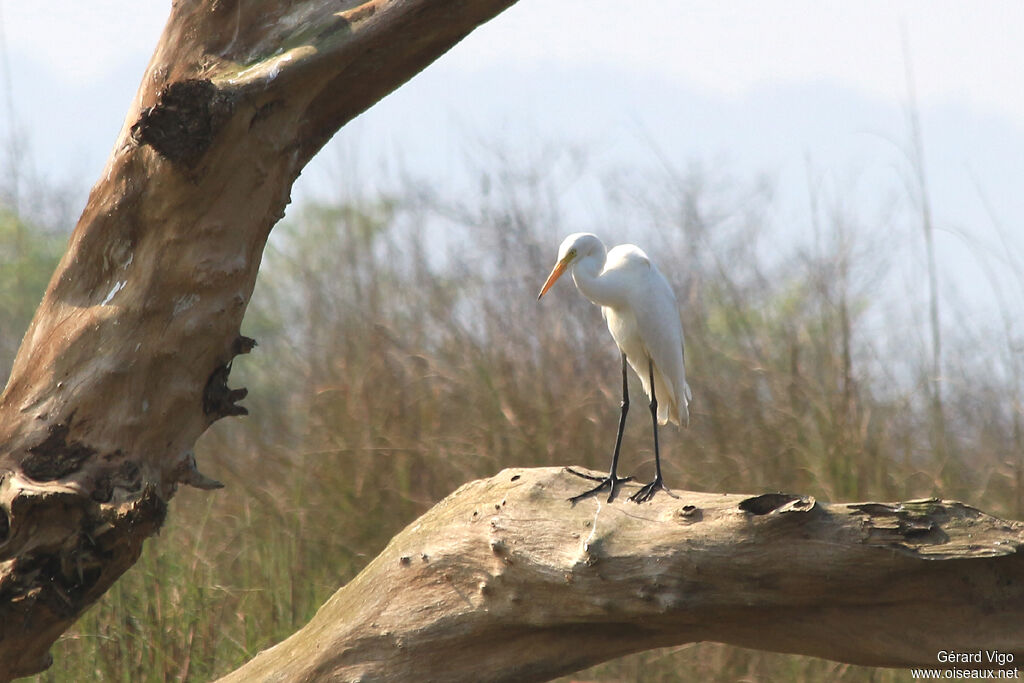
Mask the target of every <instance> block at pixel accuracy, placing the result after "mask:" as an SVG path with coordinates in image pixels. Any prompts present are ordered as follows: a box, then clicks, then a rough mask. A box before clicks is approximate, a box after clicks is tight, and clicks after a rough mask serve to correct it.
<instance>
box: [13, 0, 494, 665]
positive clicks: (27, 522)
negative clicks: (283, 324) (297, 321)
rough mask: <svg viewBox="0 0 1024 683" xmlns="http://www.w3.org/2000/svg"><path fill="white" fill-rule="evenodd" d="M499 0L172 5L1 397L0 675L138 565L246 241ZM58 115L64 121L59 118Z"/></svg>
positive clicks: (221, 408)
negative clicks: (322, 156)
mask: <svg viewBox="0 0 1024 683" xmlns="http://www.w3.org/2000/svg"><path fill="white" fill-rule="evenodd" d="M513 2H514V0H473V1H472V2H469V1H467V0H368V1H366V2H357V1H353V0H343V1H341V2H338V1H337V0H295V1H285V0H247V1H246V2H241V1H240V0H191V1H189V2H175V3H173V8H172V12H171V16H170V19H169V21H168V24H167V27H166V28H165V30H164V33H163V36H162V37H161V39H160V42H159V44H158V46H157V48H156V52H155V54H154V56H153V59H152V61H151V62H150V65H149V67H148V68H147V70H146V73H145V76H144V78H143V81H142V85H141V86H140V89H139V92H138V95H137V96H136V99H135V102H134V103H133V105H132V107H131V109H130V111H129V113H128V116H127V119H126V122H125V126H124V128H123V129H122V131H121V134H120V136H119V138H118V140H117V143H116V145H115V148H114V152H113V155H112V156H111V158H110V160H109V162H108V163H107V167H106V169H105V170H104V173H103V176H102V178H101V179H100V180H99V182H98V183H97V184H96V186H95V187H94V188H93V190H92V193H91V195H90V197H89V202H88V205H87V206H86V208H85V211H84V212H83V213H82V216H81V218H80V220H79V223H78V225H77V227H76V228H75V231H74V234H73V235H72V237H71V241H70V244H69V247H68V251H67V253H66V254H65V256H64V258H63V259H62V261H61V263H60V265H59V266H58V268H57V271H56V273H55V274H54V276H53V279H52V280H51V282H50V286H49V288H48V290H47V292H46V295H45V298H44V299H43V302H42V304H41V305H40V307H39V310H38V311H37V313H36V316H35V318H34V320H33V321H32V324H31V327H30V328H29V330H28V332H27V334H26V336H25V339H24V342H23V344H22V347H21V349H20V351H19V353H18V357H17V359H16V361H15V363H14V368H13V371H12V374H11V377H10V379H9V382H8V384H7V387H6V389H5V390H4V393H3V395H2V396H0V680H7V679H9V678H11V677H13V676H17V675H25V674H28V673H32V672H35V671H38V670H40V669H43V668H45V667H46V666H47V665H48V663H49V655H48V654H47V652H48V649H49V647H50V645H51V644H52V642H53V641H54V640H55V639H56V638H57V636H59V635H60V634H61V633H62V632H63V631H64V630H65V629H66V628H67V627H68V626H69V625H70V624H71V623H72V622H73V621H74V620H75V619H76V618H77V617H78V616H79V615H80V614H81V613H82V611H83V610H84V609H85V608H86V607H87V606H89V605H90V604H91V603H93V602H94V601H95V600H96V599H97V598H98V597H99V596H100V595H102V594H103V592H104V591H106V590H107V588H108V587H109V586H110V585H111V584H112V583H113V582H114V581H115V580H116V579H117V577H118V576H120V575H121V574H122V573H123V572H124V571H125V570H126V569H127V568H128V567H130V566H131V565H132V563H134V562H135V560H136V559H137V557H138V555H139V553H140V551H141V548H142V543H143V541H144V539H146V538H147V537H148V536H150V535H151V534H153V533H154V532H155V531H156V530H157V529H159V527H160V525H161V523H162V522H163V519H164V515H165V511H166V508H167V501H168V499H170V497H171V496H172V495H173V493H174V490H175V487H176V486H177V485H178V484H179V483H186V484H190V485H195V486H199V487H203V488H211V487H216V486H217V485H218V484H217V482H215V481H212V480H210V479H208V478H206V477H204V476H202V475H201V474H199V472H198V470H197V469H196V464H195V460H194V458H193V456H192V447H193V444H194V443H195V441H196V439H197V438H198V436H199V435H200V434H202V432H203V431H204V430H206V428H207V427H208V426H209V425H210V424H211V423H213V422H214V421H215V420H217V419H218V418H221V417H224V416H227V415H238V414H242V413H244V412H245V409H244V408H242V407H240V406H239V405H238V401H239V400H240V399H241V398H242V397H244V396H245V390H244V389H238V390H231V389H229V388H228V386H227V380H228V372H229V369H230V367H231V360H232V358H233V357H234V356H235V355H237V354H239V353H245V352H246V351H248V350H249V349H251V348H252V344H253V342H252V340H249V339H246V338H244V337H241V336H239V325H240V323H241V320H242V314H243V313H244V311H245V308H246V305H247V304H248V301H249V297H250V295H251V293H252V289H253V284H254V282H255V279H256V272H257V269H258V268H259V262H260V255H261V253H262V251H263V246H264V244H265V242H266V239H267V235H268V233H269V231H270V228H271V227H272V226H273V225H274V223H276V222H277V220H278V219H280V217H281V216H282V215H283V213H284V207H285V205H286V204H287V203H288V199H289V192H290V189H291V186H292V183H293V182H294V180H295V178H296V177H297V176H298V174H299V172H300V171H301V170H302V168H303V166H304V165H305V164H306V162H307V161H308V160H309V159H310V158H311V157H312V156H313V154H315V153H316V151H317V150H319V149H320V147H321V146H322V145H323V144H324V142H326V141H327V140H328V139H329V138H330V136H331V135H333V134H334V132H335V131H337V129H338V128H339V127H340V126H341V125H343V124H344V123H345V122H347V121H349V120H350V119H352V118H353V117H355V116H356V115H357V114H359V113H360V112H362V111H364V110H365V109H367V108H368V107H369V106H370V105H372V104H373V103H375V102H376V101H377V100H379V99H380V98H381V97H383V96H384V95H386V94H387V93H388V92H390V91H391V90H393V89H394V88H396V87H397V86H399V85H400V84H402V83H403V82H405V81H406V80H408V79H409V78H410V77H411V76H413V75H414V74H415V73H417V72H418V71H419V70H420V69H422V68H423V67H425V66H426V65H427V64H429V63H430V62H431V61H433V60H434V59H435V58H437V57H438V56H439V55H441V54H443V53H444V52H445V51H446V50H448V49H449V48H450V47H451V46H452V45H453V44H455V43H456V42H458V41H459V40H460V39H461V38H462V37H463V36H465V35H466V34H467V33H469V32H470V31H471V30H473V29H474V28H475V27H476V26H478V25H479V24H480V23H482V22H484V21H486V20H488V19H490V18H491V17H493V16H494V15H496V14H497V13H499V12H500V11H501V10H503V9H504V8H505V7H507V6H509V5H511V4H512V3H513ZM69 115H71V114H69Z"/></svg>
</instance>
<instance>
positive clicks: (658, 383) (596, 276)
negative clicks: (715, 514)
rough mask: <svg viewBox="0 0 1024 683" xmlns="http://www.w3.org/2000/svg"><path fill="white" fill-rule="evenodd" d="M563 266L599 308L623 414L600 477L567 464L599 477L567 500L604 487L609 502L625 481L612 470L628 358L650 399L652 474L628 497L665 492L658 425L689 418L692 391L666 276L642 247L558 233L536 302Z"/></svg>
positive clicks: (616, 459) (624, 398)
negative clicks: (617, 357)
mask: <svg viewBox="0 0 1024 683" xmlns="http://www.w3.org/2000/svg"><path fill="white" fill-rule="evenodd" d="M566 270H569V271H570V272H571V273H572V279H573V281H574V282H575V283H576V288H577V289H579V290H580V293H582V294H583V296H585V297H587V298H588V299H590V301H591V302H593V303H594V304H596V305H598V306H600V307H601V314H602V315H603V316H604V319H605V321H606V322H607V323H608V329H609V331H611V333H612V338H613V339H615V343H616V344H617V345H618V347H619V351H620V352H621V353H622V412H621V414H620V416H619V431H618V434H617V435H616V436H615V451H614V452H613V453H612V467H611V470H610V471H609V472H608V476H607V477H604V478H600V477H592V476H590V475H588V474H583V473H581V472H576V471H575V470H572V469H570V470H569V471H570V472H572V473H573V474H576V475H578V476H581V477H585V478H587V479H593V480H594V481H599V482H601V483H600V484H598V485H597V486H595V487H594V488H592V489H590V490H588V491H584V492H583V493H581V494H579V495H577V496H573V497H572V498H570V499H569V500H571V501H573V502H576V501H577V500H579V499H580V498H583V497H585V496H588V495H590V494H593V493H597V492H599V491H601V490H603V489H605V488H607V489H608V490H609V492H608V501H609V502H611V500H612V499H613V498H614V497H615V487H616V486H617V485H619V484H621V483H622V482H625V481H629V480H630V479H632V477H619V476H618V473H617V471H616V470H617V468H618V464H619V448H620V447H621V446H622V431H623V428H624V427H625V426H626V413H627V412H628V411H629V389H628V385H627V382H626V364H627V363H628V364H629V365H630V366H631V367H632V368H633V371H634V372H636V374H637V375H638V376H639V377H640V381H641V383H642V384H643V387H644V391H645V392H646V393H647V396H648V397H649V398H650V399H651V402H650V408H651V422H652V423H653V425H654V471H655V475H654V480H653V481H651V482H650V483H649V484H646V485H645V486H643V487H642V488H641V489H640V490H639V491H637V492H636V493H634V494H633V495H632V496H630V497H629V499H630V500H632V501H634V502H637V503H642V502H644V501H647V500H650V499H651V497H653V496H654V494H655V493H656V492H657V491H658V489H665V490H666V491H668V488H667V487H666V486H665V483H664V481H663V480H662V477H661V456H660V454H659V452H658V424H659V423H661V424H665V423H667V422H673V423H675V424H683V425H687V424H689V417H690V413H689V402H690V398H691V396H690V387H689V385H687V384H686V367H685V365H684V362H683V355H684V351H683V326H682V323H681V322H680V320H679V309H678V305H677V303H676V297H675V294H674V293H673V292H672V287H671V286H670V285H669V283H668V280H666V279H665V276H664V275H662V274H661V272H660V271H659V270H658V269H657V267H655V265H654V264H653V263H651V260H650V259H649V258H648V257H647V254H645V253H644V252H643V250H642V249H640V248H639V247H637V246H635V245H633V244H620V245H618V246H617V247H612V249H611V251H606V250H605V246H604V243H603V242H601V240H600V239H598V238H597V236H596V235H592V234H590V233H575V234H572V235H569V236H568V237H566V238H565V240H564V241H563V242H562V245H561V246H560V247H559V248H558V263H556V264H555V267H554V268H553V269H552V270H551V274H550V275H548V279H547V281H546V282H545V283H544V286H543V287H542V288H541V290H540V294H538V295H537V299H538V300H539V299H540V298H541V297H542V296H544V293H545V292H547V291H548V289H550V288H551V285H553V284H554V283H555V281H556V280H557V279H558V278H559V277H561V276H562V274H563V273H564V272H565V271H566ZM659 398H660V399H661V402H660V403H659V401H658V399H659Z"/></svg>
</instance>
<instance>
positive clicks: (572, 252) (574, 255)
mask: <svg viewBox="0 0 1024 683" xmlns="http://www.w3.org/2000/svg"><path fill="white" fill-rule="evenodd" d="M566 256H568V257H569V258H576V247H573V248H572V249H570V250H569V253H568V254H566Z"/></svg>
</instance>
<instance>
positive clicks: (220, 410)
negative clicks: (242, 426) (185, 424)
mask: <svg viewBox="0 0 1024 683" xmlns="http://www.w3.org/2000/svg"><path fill="white" fill-rule="evenodd" d="M230 374H231V363H230V362H229V363H225V364H224V365H220V366H218V367H217V368H215V369H214V371H213V372H212V373H210V378H209V379H208V380H206V388H205V389H204V390H203V412H204V413H206V415H208V416H209V417H211V418H212V419H213V420H219V419H220V418H222V417H228V416H231V415H248V414H249V411H248V410H246V408H245V406H240V405H238V402H239V401H241V400H242V399H243V398H245V397H246V396H247V395H248V394H249V390H248V389H244V388H243V389H230V388H228V375H230Z"/></svg>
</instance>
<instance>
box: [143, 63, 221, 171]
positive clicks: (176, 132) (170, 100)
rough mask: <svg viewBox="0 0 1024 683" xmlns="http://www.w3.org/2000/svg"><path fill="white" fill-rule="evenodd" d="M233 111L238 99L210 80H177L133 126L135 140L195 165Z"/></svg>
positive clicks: (165, 88) (166, 156) (166, 157)
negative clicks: (235, 101) (235, 99)
mask: <svg viewBox="0 0 1024 683" xmlns="http://www.w3.org/2000/svg"><path fill="white" fill-rule="evenodd" d="M233 110H234V98H233V97H232V96H231V95H228V94H227V93H225V92H223V91H221V90H219V89H218V88H217V86H215V85H214V84H213V83H211V82H210V81H208V80H205V79H189V80H185V81H177V82H175V83H171V84H169V85H167V86H166V87H164V88H163V89H162V90H161V91H160V93H159V94H158V95H157V100H156V104H154V105H153V106H152V107H147V108H146V109H144V110H142V113H141V114H140V115H139V120H138V121H136V122H135V124H134V125H132V139H133V140H135V142H137V143H138V144H140V145H149V146H150V147H152V148H153V149H155V150H156V151H157V153H159V154H160V156H162V157H164V158H165V159H167V160H168V161H170V162H173V163H176V164H183V165H185V166H186V167H188V168H192V167H193V166H195V165H196V163H197V162H198V161H199V159H200V158H202V156H203V154H204V153H205V152H206V150H207V149H208V148H209V147H210V144H211V143H212V142H213V139H214V137H215V136H216V135H217V132H218V131H219V130H220V128H221V126H223V125H224V123H225V121H227V119H228V118H229V117H230V116H231V112H232V111H233Z"/></svg>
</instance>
